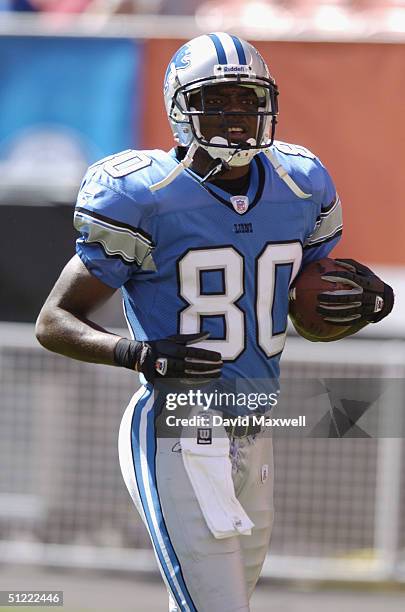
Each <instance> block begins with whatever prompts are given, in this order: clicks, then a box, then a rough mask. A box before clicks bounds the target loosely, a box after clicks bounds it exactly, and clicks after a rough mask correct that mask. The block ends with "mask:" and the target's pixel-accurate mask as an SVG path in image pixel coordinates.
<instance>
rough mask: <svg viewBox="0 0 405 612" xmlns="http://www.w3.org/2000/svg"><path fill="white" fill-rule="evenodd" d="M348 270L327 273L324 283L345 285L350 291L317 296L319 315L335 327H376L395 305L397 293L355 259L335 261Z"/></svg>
mask: <svg viewBox="0 0 405 612" xmlns="http://www.w3.org/2000/svg"><path fill="white" fill-rule="evenodd" d="M335 261H336V263H337V264H339V265H340V266H343V267H344V268H346V270H347V271H346V270H336V271H335V272H333V271H331V272H326V273H325V274H324V275H323V276H322V279H323V280H326V281H329V282H331V283H339V284H340V283H344V284H345V285H349V286H350V287H351V288H348V289H336V290H334V291H324V292H323V293H319V294H318V304H319V305H318V307H317V312H319V314H321V315H322V317H323V319H324V320H325V321H328V322H329V323H333V324H334V325H346V326H347V325H352V324H353V323H362V322H363V323H377V322H378V321H381V319H383V318H384V317H386V316H387V315H388V314H389V313H390V312H391V310H392V307H393V305H394V292H393V290H392V288H391V287H390V286H389V285H387V284H386V283H384V281H382V280H381V279H380V278H379V277H378V276H376V275H375V274H374V272H372V270H370V268H367V267H366V266H364V265H363V264H361V263H359V262H358V261H355V260H354V259H336V260H335Z"/></svg>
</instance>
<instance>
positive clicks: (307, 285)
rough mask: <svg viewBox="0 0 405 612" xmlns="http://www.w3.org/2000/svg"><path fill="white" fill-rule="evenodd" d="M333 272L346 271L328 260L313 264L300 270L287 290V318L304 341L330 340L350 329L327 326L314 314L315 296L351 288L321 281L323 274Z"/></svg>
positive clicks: (332, 260) (325, 322)
mask: <svg viewBox="0 0 405 612" xmlns="http://www.w3.org/2000/svg"><path fill="white" fill-rule="evenodd" d="M333 270H342V271H343V270H344V271H345V272H347V269H346V268H344V267H343V266H341V265H339V264H338V263H336V262H335V260H334V259H329V258H328V257H325V258H324V259H320V260H318V261H313V262H312V263H310V264H308V265H307V266H305V268H303V270H302V271H301V272H300V273H299V274H298V276H297V278H296V279H295V281H294V282H293V284H292V286H291V289H290V298H289V314H290V318H291V321H292V323H293V325H294V327H295V329H296V330H297V332H298V333H299V334H300V335H301V336H303V337H304V338H307V339H308V340H313V341H316V340H319V341H322V340H323V341H327V340H334V339H336V338H338V337H339V336H341V335H342V334H343V333H344V332H345V331H346V330H347V329H348V327H350V326H341V325H333V323H328V322H327V321H324V320H323V318H322V317H321V315H320V314H318V313H317V312H316V307H317V306H318V299H317V296H318V293H322V292H323V291H334V290H336V289H348V288H351V287H350V286H349V285H346V284H344V283H331V282H329V281H326V280H323V279H322V276H323V275H324V274H325V272H332V271H333Z"/></svg>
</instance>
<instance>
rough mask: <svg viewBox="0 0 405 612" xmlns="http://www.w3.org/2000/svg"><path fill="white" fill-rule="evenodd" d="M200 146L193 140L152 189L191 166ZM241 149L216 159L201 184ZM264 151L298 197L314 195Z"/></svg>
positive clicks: (266, 150)
mask: <svg viewBox="0 0 405 612" xmlns="http://www.w3.org/2000/svg"><path fill="white" fill-rule="evenodd" d="M198 147H199V144H198V143H197V142H193V144H192V145H191V146H190V148H189V150H188V153H187V155H186V156H185V157H184V159H183V160H182V161H181V162H180V163H179V164H178V165H177V166H176V167H175V168H173V170H172V171H171V172H169V174H168V175H167V176H166V177H165V178H164V179H162V180H161V181H159V182H158V183H154V184H153V185H150V187H149V189H150V191H152V192H153V191H157V190H158V189H162V188H163V187H167V185H170V183H172V182H173V181H174V179H175V178H176V177H177V176H179V174H181V173H182V172H183V170H185V169H186V168H188V167H189V166H191V164H192V162H193V159H194V155H195V153H196V151H197V149H198ZM239 151H240V149H236V151H235V152H234V153H232V154H231V155H230V156H229V157H228V158H227V159H225V160H223V159H220V158H218V159H216V160H215V161H217V162H218V163H217V164H216V165H215V166H214V167H213V168H212V169H211V170H210V171H209V172H208V174H206V175H205V176H204V178H203V179H202V180H201V184H203V183H205V182H206V181H208V180H209V179H210V178H212V177H213V176H215V174H218V172H221V171H222V170H229V169H230V166H229V162H230V161H231V160H232V158H233V156H234V155H236V154H237V153H239ZM263 153H264V154H265V155H266V157H267V158H268V160H269V161H270V163H271V165H272V166H273V168H274V170H275V171H276V172H277V174H278V176H279V177H280V178H281V180H282V181H284V182H285V184H286V185H287V186H288V187H289V188H290V189H291V191H292V192H293V193H294V194H295V195H296V196H297V197H298V198H301V199H304V200H306V199H308V198H310V197H311V196H312V193H305V191H302V189H301V188H300V187H298V185H297V183H296V182H295V181H294V180H293V179H292V178H291V176H290V175H289V174H288V172H287V170H286V169H285V168H284V167H283V166H282V165H281V164H280V163H279V161H278V160H277V159H276V157H275V155H274V154H273V153H272V152H271V150H270V149H264V150H263Z"/></svg>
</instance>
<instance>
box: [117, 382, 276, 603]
mask: <svg viewBox="0 0 405 612" xmlns="http://www.w3.org/2000/svg"><path fill="white" fill-rule="evenodd" d="M155 416H156V415H155V412H154V394H153V390H152V388H151V387H149V386H147V387H142V388H141V389H140V390H139V391H138V392H137V393H136V394H135V396H134V397H133V398H132V400H131V402H130V403H129V405H128V408H127V409H126V411H125V413H124V416H123V418H122V422H121V427H120V434H119V458H120V465H121V470H122V475H123V477H124V480H125V483H126V485H127V488H128V491H129V493H130V495H131V497H132V500H133V502H134V504H135V506H136V508H137V510H138V512H139V514H140V515H141V517H142V520H143V521H144V523H145V526H146V528H147V529H148V532H149V535H150V537H151V540H152V544H153V548H154V552H155V555H156V559H157V562H158V565H159V569H160V572H161V574H162V577H163V579H164V581H165V583H166V586H167V589H168V591H169V598H170V604H169V606H170V607H169V609H170V612H249V598H250V596H251V594H252V592H253V590H254V587H255V585H256V583H257V580H258V578H259V575H260V571H261V568H262V565H263V561H264V559H265V556H266V553H267V550H268V546H269V540H270V534H271V528H272V522H273V475H274V472H273V449H272V440H271V437H269V434H268V433H266V432H261V433H259V434H257V435H256V436H248V437H244V438H233V439H232V440H231V441H230V457H231V460H232V468H233V469H232V477H233V482H234V487H235V493H236V497H237V499H238V500H239V502H240V503H241V505H242V507H243V508H244V510H245V512H246V513H247V515H248V516H249V518H250V519H251V521H253V523H254V528H253V529H252V534H251V535H235V536H232V537H228V538H224V539H216V538H215V537H214V536H213V535H212V534H211V532H210V531H209V529H208V527H207V523H206V521H205V519H204V516H203V514H202V512H201V509H200V505H199V503H198V501H197V499H196V496H195V493H194V489H193V487H192V485H191V482H190V480H189V477H188V475H187V472H186V470H185V467H184V464H183V459H182V455H181V447H180V442H179V439H178V438H173V437H172V438H169V437H159V436H158V435H156V422H155Z"/></svg>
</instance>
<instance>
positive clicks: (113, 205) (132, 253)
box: [74, 174, 154, 289]
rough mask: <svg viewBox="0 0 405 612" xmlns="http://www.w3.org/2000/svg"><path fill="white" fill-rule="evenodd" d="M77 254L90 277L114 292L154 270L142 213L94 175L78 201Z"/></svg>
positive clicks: (129, 200)
mask: <svg viewBox="0 0 405 612" xmlns="http://www.w3.org/2000/svg"><path fill="white" fill-rule="evenodd" d="M74 226H75V228H76V230H77V231H78V232H79V233H80V236H79V237H78V239H77V241H76V253H77V255H78V256H79V257H80V259H81V260H82V262H83V263H84V265H85V266H86V268H87V269H88V270H89V272H90V273H91V274H93V275H94V276H95V277H97V278H98V279H99V280H101V281H102V282H103V283H105V284H106V285H109V286H110V287H113V288H115V289H117V288H119V287H121V286H122V285H124V284H125V283H126V282H127V281H128V280H129V278H130V277H132V276H133V275H134V274H135V273H136V272H138V271H139V270H147V269H153V260H152V257H151V253H152V250H153V248H154V244H153V241H152V238H151V236H150V234H149V233H148V232H147V231H145V230H144V229H143V228H142V210H141V207H140V206H138V205H137V203H136V202H135V201H134V200H133V199H132V198H129V197H128V196H127V195H126V194H125V193H123V192H121V191H120V190H119V189H116V188H113V187H112V186H111V185H108V184H105V183H104V182H103V181H102V179H101V178H100V176H97V174H96V175H95V176H94V174H93V175H90V177H85V178H84V180H83V183H82V185H81V188H80V191H79V195H78V198H77V203H76V208H75V213H74Z"/></svg>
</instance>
